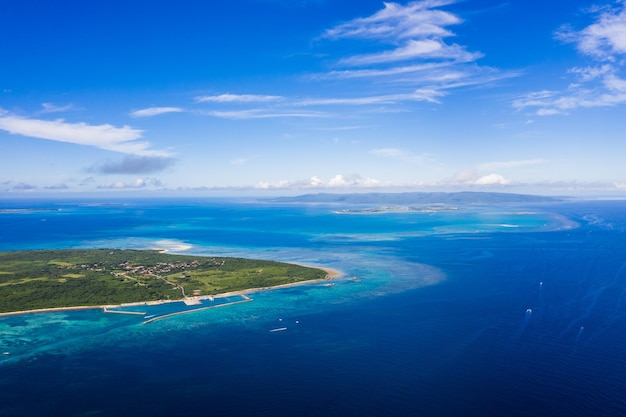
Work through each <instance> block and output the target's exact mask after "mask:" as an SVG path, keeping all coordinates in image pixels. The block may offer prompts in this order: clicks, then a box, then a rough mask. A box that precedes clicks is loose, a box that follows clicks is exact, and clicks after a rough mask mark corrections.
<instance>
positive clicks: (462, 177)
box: [439, 170, 512, 186]
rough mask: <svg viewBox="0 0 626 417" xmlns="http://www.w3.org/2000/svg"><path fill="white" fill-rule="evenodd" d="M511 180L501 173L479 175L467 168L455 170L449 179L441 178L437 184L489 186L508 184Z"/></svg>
mask: <svg viewBox="0 0 626 417" xmlns="http://www.w3.org/2000/svg"><path fill="white" fill-rule="evenodd" d="M510 184H512V181H511V180H509V179H507V178H505V177H504V176H502V175H501V174H497V173H491V174H488V175H482V176H479V175H478V174H477V173H476V171H474V170H468V171H462V172H457V173H456V174H454V176H453V177H452V178H450V179H446V180H443V181H442V182H441V183H439V185H454V186H458V185H461V186H464V185H469V186H489V185H510Z"/></svg>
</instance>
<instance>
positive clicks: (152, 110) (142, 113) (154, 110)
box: [130, 107, 185, 117]
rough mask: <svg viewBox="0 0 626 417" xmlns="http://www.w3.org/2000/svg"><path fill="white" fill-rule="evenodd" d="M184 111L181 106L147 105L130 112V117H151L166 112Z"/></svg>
mask: <svg viewBox="0 0 626 417" xmlns="http://www.w3.org/2000/svg"><path fill="white" fill-rule="evenodd" d="M183 111H185V110H184V109H182V108H181V107H148V108H145V109H140V110H135V111H133V112H131V113H130V115H131V116H132V117H152V116H158V115H160V114H166V113H181V112H183Z"/></svg>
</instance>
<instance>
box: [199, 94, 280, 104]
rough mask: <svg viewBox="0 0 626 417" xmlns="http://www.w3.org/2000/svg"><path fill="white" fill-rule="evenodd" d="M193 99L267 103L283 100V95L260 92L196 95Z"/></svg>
mask: <svg viewBox="0 0 626 417" xmlns="http://www.w3.org/2000/svg"><path fill="white" fill-rule="evenodd" d="M194 100H195V101H196V102H197V103H267V102H274V101H280V100H283V97H281V96H270V95H261V94H219V95H213V96H198V97H195V98H194Z"/></svg>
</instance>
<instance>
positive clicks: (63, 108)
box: [39, 103, 75, 114]
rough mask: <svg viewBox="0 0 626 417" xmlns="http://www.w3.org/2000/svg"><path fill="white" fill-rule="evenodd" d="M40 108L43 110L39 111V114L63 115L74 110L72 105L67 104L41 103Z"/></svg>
mask: <svg viewBox="0 0 626 417" xmlns="http://www.w3.org/2000/svg"><path fill="white" fill-rule="evenodd" d="M41 107H43V109H42V110H41V111H39V113H40V114H46V113H64V112H67V111H70V110H75V107H74V105H73V104H72V103H68V104H60V105H59V104H54V103H41Z"/></svg>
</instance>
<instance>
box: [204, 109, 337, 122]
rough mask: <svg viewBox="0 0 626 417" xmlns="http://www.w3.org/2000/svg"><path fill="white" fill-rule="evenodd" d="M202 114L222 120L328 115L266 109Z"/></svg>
mask: <svg viewBox="0 0 626 417" xmlns="http://www.w3.org/2000/svg"><path fill="white" fill-rule="evenodd" d="M200 113H201V114H205V115H208V116H213V117H219V118H222V119H233V120H245V119H273V118H278V117H297V118H299V117H325V116H328V115H327V114H326V113H320V112H307V111H270V110H264V109H249V110H234V111H203V112H200Z"/></svg>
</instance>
